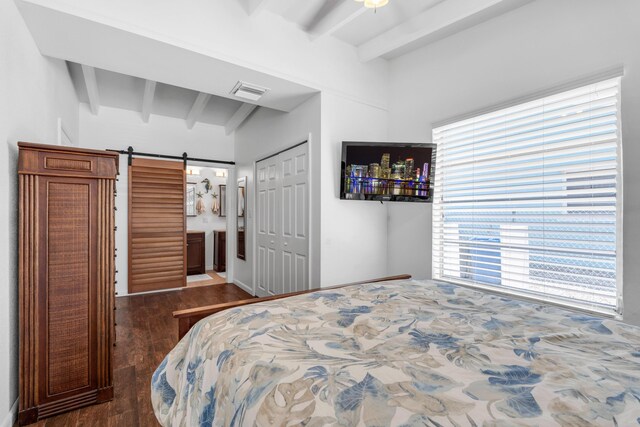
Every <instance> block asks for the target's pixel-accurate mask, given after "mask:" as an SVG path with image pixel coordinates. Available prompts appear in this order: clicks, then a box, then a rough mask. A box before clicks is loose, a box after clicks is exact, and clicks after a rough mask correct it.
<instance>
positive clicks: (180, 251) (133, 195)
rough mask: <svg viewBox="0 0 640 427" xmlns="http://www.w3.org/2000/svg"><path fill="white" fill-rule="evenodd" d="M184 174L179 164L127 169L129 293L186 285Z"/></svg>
mask: <svg viewBox="0 0 640 427" xmlns="http://www.w3.org/2000/svg"><path fill="white" fill-rule="evenodd" d="M185 185H186V184H185V173H184V167H183V164H182V163H181V162H172V161H166V160H153V159H133V160H132V163H131V166H129V293H136V292H148V291H155V290H161V289H170V288H178V287H182V286H185V285H186V237H185V236H186V233H185V212H184V209H185V208H184V205H185V204H184V195H185Z"/></svg>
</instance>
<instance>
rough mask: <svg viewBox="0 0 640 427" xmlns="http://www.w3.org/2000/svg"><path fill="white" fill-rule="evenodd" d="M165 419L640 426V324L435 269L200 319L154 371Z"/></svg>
mask: <svg viewBox="0 0 640 427" xmlns="http://www.w3.org/2000/svg"><path fill="white" fill-rule="evenodd" d="M151 391H152V403H153V408H154V411H155V413H156V416H157V418H158V420H159V421H160V423H161V424H162V425H163V426H244V425H251V426H254V425H255V426H293V425H304V426H308V427H320V426H325V425H328V426H358V425H359V426H387V425H393V426H483V425H486V426H503V425H504V426H507V425H509V426H510V425H538V426H552V425H561V426H593V425H618V426H627V425H640V328H638V327H635V326H630V325H627V324H624V323H621V322H618V321H616V320H612V319H602V318H599V317H596V316H592V315H586V314H577V313H576V312H573V311H569V310H564V309H562V308H559V307H554V306H549V305H540V304H535V303H531V302H525V301H519V300H517V299H510V298H505V297H503V296H496V295H491V294H488V293H482V292H478V291H474V290H471V289H468V288H464V287H459V286H455V285H451V284H443V283H437V282H434V281H394V282H384V283H375V284H368V285H360V286H351V287H345V288H340V289H333V290H328V291H320V292H316V293H312V294H306V295H300V296H296V297H292V298H287V299H285V300H280V301H270V302H265V303H260V304H255V305H249V306H245V307H241V308H237V309H233V310H228V311H226V312H222V313H218V314H214V315H212V316H210V317H207V318H206V319H203V320H202V321H200V322H199V323H198V324H197V325H196V326H195V327H194V328H192V330H191V331H190V332H189V333H188V334H187V335H186V336H185V337H184V338H183V339H182V340H181V341H180V342H179V343H178V344H177V345H176V347H175V348H174V349H173V350H172V351H171V352H170V353H169V354H168V355H167V356H166V358H165V359H164V360H163V362H162V363H161V364H160V366H159V367H158V369H157V370H156V372H155V373H154V374H153V377H152V381H151Z"/></svg>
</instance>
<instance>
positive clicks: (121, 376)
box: [32, 283, 251, 427]
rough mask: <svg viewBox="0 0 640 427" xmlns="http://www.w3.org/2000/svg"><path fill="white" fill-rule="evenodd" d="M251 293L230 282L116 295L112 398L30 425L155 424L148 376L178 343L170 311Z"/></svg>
mask: <svg viewBox="0 0 640 427" xmlns="http://www.w3.org/2000/svg"><path fill="white" fill-rule="evenodd" d="M246 298H251V295H249V294H248V293H246V292H245V291H243V290H242V289H240V288H238V287H237V286H235V285H232V284H228V283H227V284H220V285H213V286H203V287H195V288H185V289H182V290H180V291H172V292H161V293H155V294H147V295H140V296H127V297H120V298H116V308H117V310H116V323H117V326H116V333H117V342H116V347H115V348H114V390H115V398H114V399H113V401H111V402H108V403H104V404H101V405H94V406H89V407H86V408H83V409H80V410H77V411H73V412H69V413H67V414H63V415H58V416H57V417H52V418H48V419H45V420H42V421H39V422H38V423H36V424H32V425H34V426H39V427H42V426H46V427H52V426H66V427H73V426H123V427H130V426H131V427H136V426H140V427H145V426H154V427H155V426H159V424H158V422H157V421H156V417H155V415H153V409H152V407H151V375H152V374H153V371H155V369H156V367H158V365H159V364H160V362H162V359H163V358H164V356H165V355H166V354H167V353H168V352H169V351H170V350H171V349H172V348H173V347H174V346H175V345H176V344H177V342H178V322H177V320H175V319H173V317H172V316H171V313H172V312H173V311H174V310H180V309H185V308H194V307H199V306H202V305H209V304H219V303H223V302H230V301H238V300H241V299H246Z"/></svg>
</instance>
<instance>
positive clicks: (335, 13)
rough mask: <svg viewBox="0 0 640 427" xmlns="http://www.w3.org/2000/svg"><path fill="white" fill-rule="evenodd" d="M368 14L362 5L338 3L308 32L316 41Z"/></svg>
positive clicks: (351, 2)
mask: <svg viewBox="0 0 640 427" xmlns="http://www.w3.org/2000/svg"><path fill="white" fill-rule="evenodd" d="M366 12H367V8H365V7H363V6H362V4H361V3H357V2H354V1H343V2H340V3H338V4H337V5H336V6H335V7H334V8H333V9H331V10H330V11H329V12H328V13H326V14H325V15H324V16H322V17H319V19H317V20H316V21H315V22H312V23H311V24H310V25H309V26H308V27H307V29H306V30H307V32H309V37H310V38H311V40H316V39H318V38H320V37H324V36H328V35H331V34H333V33H335V32H336V31H338V30H339V29H340V28H342V27H344V26H345V25H347V24H348V23H350V22H351V21H353V20H354V19H356V18H357V17H359V16H360V15H362V14H363V13H366Z"/></svg>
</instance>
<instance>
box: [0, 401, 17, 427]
mask: <svg viewBox="0 0 640 427" xmlns="http://www.w3.org/2000/svg"><path fill="white" fill-rule="evenodd" d="M17 419H18V399H16V401H15V402H13V405H11V409H9V413H8V414H7V416H6V417H4V420H3V421H2V424H1V425H0V427H13V424H15V422H16V420H17Z"/></svg>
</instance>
